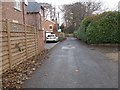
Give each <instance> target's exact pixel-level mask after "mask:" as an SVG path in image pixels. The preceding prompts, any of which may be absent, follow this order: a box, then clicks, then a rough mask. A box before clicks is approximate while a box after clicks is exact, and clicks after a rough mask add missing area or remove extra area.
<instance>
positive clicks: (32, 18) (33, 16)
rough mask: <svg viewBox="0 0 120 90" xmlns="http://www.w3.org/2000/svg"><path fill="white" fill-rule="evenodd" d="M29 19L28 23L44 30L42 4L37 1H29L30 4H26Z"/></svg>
mask: <svg viewBox="0 0 120 90" xmlns="http://www.w3.org/2000/svg"><path fill="white" fill-rule="evenodd" d="M26 12H27V19H26V24H28V25H32V26H35V27H37V28H38V29H41V30H42V28H43V27H42V26H43V25H42V24H43V21H44V8H43V7H42V6H40V4H39V3H37V2H36V1H34V0H32V2H31V0H30V1H28V6H26Z"/></svg>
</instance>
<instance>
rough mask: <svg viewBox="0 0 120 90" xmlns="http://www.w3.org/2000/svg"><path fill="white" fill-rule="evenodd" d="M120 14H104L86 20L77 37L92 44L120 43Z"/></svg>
mask: <svg viewBox="0 0 120 90" xmlns="http://www.w3.org/2000/svg"><path fill="white" fill-rule="evenodd" d="M119 18H120V13H119V12H111V11H109V12H104V13H102V14H99V15H95V16H92V17H87V18H85V19H84V20H83V21H82V22H81V24H80V27H79V29H78V30H77V31H76V37H78V39H81V40H83V41H85V42H88V43H92V44H101V43H112V44H115V43H120V30H119V22H118V21H119Z"/></svg>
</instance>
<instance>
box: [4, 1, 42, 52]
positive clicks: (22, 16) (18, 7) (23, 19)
mask: <svg viewBox="0 0 120 90" xmlns="http://www.w3.org/2000/svg"><path fill="white" fill-rule="evenodd" d="M30 1H33V0H30ZM31 3H35V2H31ZM28 5H29V3H28V2H27V0H10V2H8V0H4V1H2V19H8V20H10V21H12V22H15V23H20V24H26V25H29V26H35V27H37V29H42V27H41V26H42V25H41V23H42V21H41V20H42V19H41V17H40V15H41V14H38V12H33V13H32V12H30V13H29V14H28V13H27V12H28V10H27V6H28ZM38 5H39V4H38ZM31 8H34V7H31ZM40 8H42V7H40ZM40 8H39V10H40ZM35 9H36V11H39V10H38V9H37V8H34V10H35ZM42 9H43V8H42ZM40 12H43V11H40ZM41 16H43V15H41ZM37 19H39V20H37ZM38 33H39V34H38V39H39V42H38V45H39V47H40V49H41V50H40V51H42V50H43V49H44V38H43V37H44V36H43V35H44V31H42V30H39V31H38Z"/></svg>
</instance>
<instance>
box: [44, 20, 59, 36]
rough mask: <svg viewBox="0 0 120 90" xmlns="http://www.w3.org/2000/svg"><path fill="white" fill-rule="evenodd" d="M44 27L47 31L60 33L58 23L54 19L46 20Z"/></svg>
mask: <svg viewBox="0 0 120 90" xmlns="http://www.w3.org/2000/svg"><path fill="white" fill-rule="evenodd" d="M43 27H44V30H45V32H46V33H48V32H51V33H54V34H58V24H57V23H56V22H54V21H51V20H45V22H44V24H43Z"/></svg>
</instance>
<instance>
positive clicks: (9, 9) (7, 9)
mask: <svg viewBox="0 0 120 90" xmlns="http://www.w3.org/2000/svg"><path fill="white" fill-rule="evenodd" d="M27 5H28V3H27V2H26V0H25V1H24V0H10V2H8V0H4V1H2V19H9V20H10V21H13V22H16V23H21V24H25V17H26V12H25V11H26V8H25V7H26V6H27Z"/></svg>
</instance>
